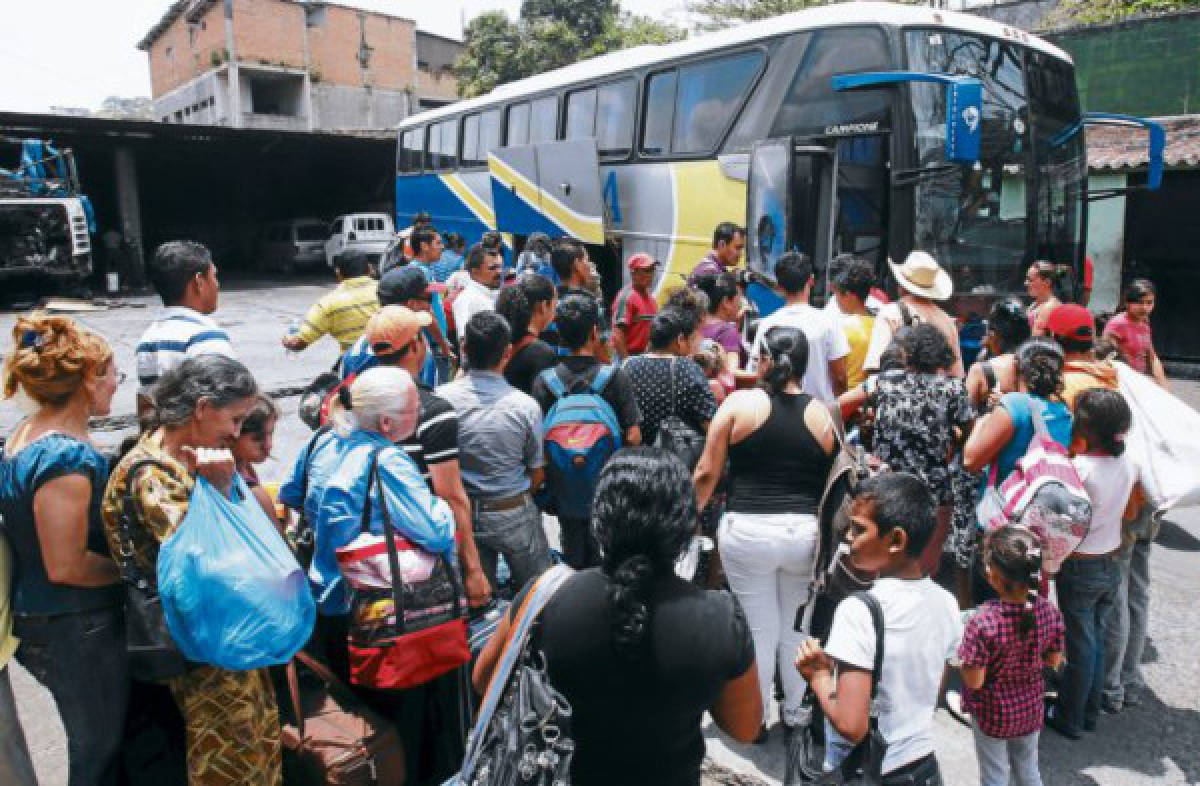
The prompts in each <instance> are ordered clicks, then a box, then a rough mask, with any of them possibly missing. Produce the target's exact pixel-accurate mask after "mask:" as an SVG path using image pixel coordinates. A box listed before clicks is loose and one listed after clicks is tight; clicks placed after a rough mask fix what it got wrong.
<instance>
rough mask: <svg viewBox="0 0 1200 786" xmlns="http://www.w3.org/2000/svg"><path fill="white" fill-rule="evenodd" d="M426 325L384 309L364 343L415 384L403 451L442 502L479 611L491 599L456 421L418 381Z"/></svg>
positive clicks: (422, 314) (418, 315) (417, 314)
mask: <svg viewBox="0 0 1200 786" xmlns="http://www.w3.org/2000/svg"><path fill="white" fill-rule="evenodd" d="M432 323H433V318H432V317H431V316H430V315H429V312H428V311H415V310H413V309H409V308H405V307H404V306H384V307H383V308H381V309H380V310H379V312H378V313H376V314H375V316H373V317H371V321H370V322H368V323H367V329H366V332H365V334H364V338H365V339H366V341H367V344H368V345H369V346H370V348H371V351H372V353H374V355H375V358H376V359H377V361H376V362H377V364H378V365H385V366H397V367H399V368H402V369H404V370H405V371H407V372H408V373H409V374H410V375H411V376H412V378H413V379H414V380H418V381H417V394H418V396H419V398H420V410H419V414H418V416H417V428H416V430H415V431H414V432H413V434H412V436H411V437H409V438H408V439H407V440H406V441H405V442H404V451H405V452H406V453H407V454H408V457H409V458H411V459H412V460H413V463H414V464H416V465H417V469H418V470H420V472H421V477H422V478H424V480H425V483H426V484H428V486H429V489H430V490H431V491H432V492H433V493H434V494H436V495H437V496H439V497H441V498H442V499H444V500H446V504H448V505H449V506H450V510H451V511H452V512H453V513H454V522H455V525H456V528H457V530H458V556H459V560H460V561H461V563H462V570H463V584H464V586H465V589H466V592H467V603H468V604H469V605H471V606H482V605H484V604H486V603H487V602H488V600H489V599H490V598H491V589H490V588H489V586H488V580H487V577H486V576H485V575H484V573H483V566H482V565H481V563H480V561H479V551H478V549H477V548H476V546H475V536H474V534H473V532H472V529H471V503H470V501H469V500H468V499H467V491H466V489H465V488H464V487H463V482H462V474H461V472H460V469H459V464H458V415H457V414H455V411H454V407H452V406H450V404H449V403H448V402H447V401H446V400H445V399H443V398H440V397H439V396H437V395H435V394H434V392H433V388H431V387H430V386H428V385H425V384H423V383H421V382H420V381H419V380H420V372H421V369H422V367H423V366H424V365H425V358H426V355H427V354H428V344H427V343H426V339H425V337H424V336H423V335H422V332H423V331H424V330H425V329H426V328H428V327H429V326H430V325H431V324H432Z"/></svg>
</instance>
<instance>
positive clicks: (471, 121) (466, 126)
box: [462, 112, 479, 166]
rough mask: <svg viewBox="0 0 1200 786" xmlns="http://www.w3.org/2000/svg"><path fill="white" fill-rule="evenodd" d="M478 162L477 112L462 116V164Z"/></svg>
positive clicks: (469, 164)
mask: <svg viewBox="0 0 1200 786" xmlns="http://www.w3.org/2000/svg"><path fill="white" fill-rule="evenodd" d="M477 163H479V113H478V112H476V113H475V114H471V115H467V116H466V117H464V118H463V140H462V165H463V166H474V165H475V164H477Z"/></svg>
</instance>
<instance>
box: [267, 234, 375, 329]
mask: <svg viewBox="0 0 1200 786" xmlns="http://www.w3.org/2000/svg"><path fill="white" fill-rule="evenodd" d="M369 264H370V259H369V258H368V257H367V255H366V254H362V253H359V252H354V251H347V252H345V253H343V254H339V255H338V256H337V257H336V258H335V259H334V261H333V272H334V274H335V275H336V276H337V280H338V286H337V289H335V290H333V291H332V292H330V293H329V294H327V295H325V296H323V297H322V298H321V299H320V300H318V301H317V302H316V303H313V304H312V306H310V307H309V309H308V313H306V314H305V315H304V321H303V322H302V323H301V324H300V329H299V330H298V331H296V332H295V333H288V334H287V335H285V336H284V337H283V346H284V348H286V349H290V350H292V351H293V352H299V351H301V350H302V349H305V348H306V347H308V346H309V345H310V344H313V343H316V341H317V340H319V339H320V338H321V336H324V335H325V334H329V335H330V336H332V337H333V339H334V340H335V341H337V343H338V347H340V349H341V351H342V352H345V351H346V350H347V349H349V348H350V347H351V346H352V345H353V344H354V342H355V341H357V340H358V337H359V336H361V335H362V334H363V329H365V328H366V326H367V320H368V319H370V318H371V316H372V315H373V314H374V313H375V312H376V311H378V310H379V299H378V298H377V297H376V296H375V279H373V278H371V277H370V276H369V275H367V273H368V268H369Z"/></svg>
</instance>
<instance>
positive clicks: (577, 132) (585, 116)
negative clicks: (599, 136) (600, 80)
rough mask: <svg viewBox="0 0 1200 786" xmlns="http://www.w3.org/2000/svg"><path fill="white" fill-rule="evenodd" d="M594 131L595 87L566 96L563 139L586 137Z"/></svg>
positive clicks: (592, 134) (593, 133) (593, 134)
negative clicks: (565, 125)
mask: <svg viewBox="0 0 1200 786" xmlns="http://www.w3.org/2000/svg"><path fill="white" fill-rule="evenodd" d="M595 131H596V88H594V87H590V88H588V89H587V90H578V91H576V92H574V93H571V94H569V95H568V96H567V127H566V129H565V130H564V132H563V139H587V138H588V137H591V136H595Z"/></svg>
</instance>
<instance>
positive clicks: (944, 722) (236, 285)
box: [0, 279, 1200, 786]
mask: <svg viewBox="0 0 1200 786" xmlns="http://www.w3.org/2000/svg"><path fill="white" fill-rule="evenodd" d="M331 286H332V285H331V284H330V283H328V282H324V281H321V280H319V279H312V280H303V281H299V282H294V283H289V284H288V285H286V286H280V285H278V284H272V283H264V282H253V281H247V282H241V281H232V282H224V283H223V287H224V289H223V292H222V300H221V307H220V309H219V311H218V313H217V314H216V318H217V321H218V322H219V323H220V324H221V326H222V327H224V328H225V329H226V330H228V331H229V333H230V335H231V338H232V341H233V343H234V346H235V348H236V349H237V351H238V353H239V355H240V357H241V358H242V360H243V361H244V362H246V364H247V365H248V366H249V367H250V368H251V370H252V371H254V373H255V375H256V376H257V377H258V379H259V383H260V385H261V386H262V388H263V389H264V390H267V391H275V392H279V391H283V392H287V391H292V392H293V394H292V395H290V396H287V397H284V398H282V399H281V400H280V401H279V403H280V405H281V408H282V409H283V412H284V414H283V418H282V419H281V422H280V424H279V426H278V428H277V431H276V439H275V455H274V456H273V457H272V459H271V460H270V461H269V462H267V464H266V465H264V466H263V467H262V468H261V473H260V474H261V475H262V477H263V479H264V480H267V481H270V480H279V479H282V478H283V477H284V474H285V472H286V471H287V469H288V468H290V466H291V462H292V460H293V459H294V457H295V456H296V454H297V453H298V452H299V450H300V448H301V447H302V445H303V442H304V440H305V439H306V437H307V435H308V434H309V433H310V432H309V430H308V428H307V427H305V426H304V425H303V424H302V423H300V421H299V419H298V418H297V417H296V416H295V407H296V397H295V395H294V391H295V390H296V389H298V388H300V387H302V386H303V385H304V384H306V383H307V382H308V381H310V380H311V379H312V378H313V377H315V376H316V375H317V374H318V373H320V372H321V371H323V370H325V369H328V368H329V367H330V366H331V365H332V363H333V361H334V359H335V358H336V355H337V352H336V345H335V344H334V343H333V342H332V341H331V340H330V339H324V340H322V342H320V343H319V344H318V345H316V346H314V347H311V348H310V349H308V350H307V351H305V352H303V353H300V354H299V355H297V356H292V357H289V356H288V355H286V354H285V353H284V351H283V349H282V347H281V346H280V345H279V338H280V336H282V334H283V332H284V331H285V330H286V328H287V325H288V323H289V322H290V321H291V320H292V319H295V318H298V317H299V316H301V315H302V314H303V313H304V310H305V309H306V308H307V307H308V305H309V304H310V303H312V302H313V301H314V300H316V298H317V297H319V296H320V295H321V294H322V293H323V292H325V291H327V290H328V289H329V288H330V287H331ZM128 302H131V303H140V304H143V306H142V307H140V308H134V307H132V306H125V307H122V308H117V309H112V310H108V311H102V312H93V313H87V314H80V315H77V318H78V319H79V320H80V321H81V322H82V323H84V324H85V325H87V326H89V327H91V328H92V329H94V330H96V331H97V332H99V333H101V334H103V335H104V336H106V337H107V338H108V339H109V341H110V342H111V343H112V344H113V346H114V349H115V352H116V357H117V363H118V366H119V367H120V368H121V370H123V371H127V372H129V373H130V376H131V378H130V379H129V380H127V381H126V383H125V385H124V386H122V388H121V390H120V391H118V394H117V397H116V400H115V402H114V412H113V417H111V418H109V419H108V420H107V421H106V422H105V423H102V424H101V427H102V428H103V430H101V431H98V432H97V434H96V438H97V441H98V442H99V443H100V444H101V445H104V446H115V445H116V444H117V443H118V442H119V441H120V439H121V437H122V436H123V435H124V434H125V433H128V428H129V426H130V425H131V424H132V418H131V415H132V413H133V409H134V393H135V389H136V380H134V379H133V378H132V376H133V372H134V370H135V369H134V363H133V351H134V348H135V345H136V342H137V339H138V337H139V336H140V334H141V332H142V330H143V329H144V328H145V326H146V325H147V324H148V323H149V322H150V321H151V320H152V319H153V318H154V314H155V312H156V311H157V309H158V302H157V298H149V297H144V298H131V299H129V300H128ZM13 319H14V315H12V314H0V336H3V337H4V338H3V339H2V340H0V344H2V345H7V344H8V340H7V336H9V335H10V330H11V326H12V322H13ZM1176 387H1177V392H1178V393H1179V394H1180V395H1181V396H1182V397H1183V398H1184V399H1185V400H1187V401H1188V402H1189V403H1190V404H1191V405H1192V406H1193V407H1200V384H1197V383H1194V382H1177V383H1176ZM20 417H21V410H20V408H19V407H18V406H17V405H16V404H14V403H13V402H3V403H0V435H6V434H8V433H9V432H10V431H11V429H12V427H13V426H14V425H15V424H16V422H17V421H18V420H19V418H20ZM547 524H548V527H550V528H553V522H552V521H550V520H548V521H547ZM1198 553H1200V511H1197V510H1189V511H1183V512H1180V513H1178V514H1175V515H1172V516H1171V517H1170V523H1168V524H1167V525H1166V526H1164V528H1163V532H1162V535H1161V536H1160V537H1159V539H1158V541H1157V543H1156V544H1155V547H1154V550H1153V556H1152V560H1151V570H1152V576H1153V594H1152V598H1151V612H1150V613H1151V619H1150V640H1151V643H1150V646H1148V647H1147V658H1146V660H1147V662H1146V663H1145V666H1144V668H1145V671H1146V677H1147V680H1148V683H1149V690H1148V691H1147V693H1146V696H1145V701H1144V702H1143V704H1142V705H1141V706H1139V707H1137V708H1133V709H1129V710H1126V711H1125V712H1123V713H1121V714H1119V715H1116V716H1103V717H1102V718H1101V721H1100V728H1099V730H1098V731H1097V732H1096V733H1094V734H1089V735H1086V736H1085V737H1084V738H1083V739H1082V740H1081V741H1079V742H1074V743H1072V742H1068V741H1067V740H1065V739H1063V738H1062V737H1059V736H1057V735H1056V734H1054V733H1053V732H1046V734H1045V735H1044V736H1043V739H1042V743H1041V753H1042V772H1043V777H1044V780H1045V782H1046V783H1047V784H1048V785H1050V786H1074V785H1075V784H1079V785H1080V786H1133V785H1134V784H1149V783H1154V784H1169V785H1171V786H1174V785H1175V784H1197V783H1200V687H1197V686H1198V685H1200V656H1198V655H1197V654H1196V653H1197V648H1196V646H1195V638H1196V636H1195V631H1196V630H1197V629H1198V628H1200V609H1198V607H1197V604H1196V603H1195V602H1194V600H1193V599H1194V598H1196V597H1200V572H1198V571H1197V570H1196V565H1197V562H1196V558H1197V557H1196V555H1197V554H1198ZM12 672H13V681H14V688H15V690H16V693H17V701H18V704H19V707H20V712H21V718H22V723H23V726H24V728H25V732H26V737H27V738H28V740H29V744H30V747H31V749H32V751H33V754H34V759H35V764H36V766H37V768H38V774H39V779H40V781H41V783H42V786H61V785H63V784H66V766H65V761H66V756H65V745H64V741H63V737H62V728H61V724H60V723H59V721H58V717H57V713H56V711H55V709H54V706H53V702H52V701H51V700H50V698H49V696H48V694H47V693H46V692H45V691H44V690H42V689H41V688H40V687H39V686H38V685H37V684H36V683H34V682H33V681H32V680H31V679H30V678H29V676H28V675H27V674H26V673H25V672H24V671H23V670H22V669H21V668H20V666H19V665H17V664H15V662H14V664H13V668H12ZM935 727H936V734H937V740H938V750H937V753H938V757H939V760H940V761H941V763H942V767H943V771H944V774H945V782H946V783H947V784H950V785H951V786H975V784H977V783H978V782H979V781H978V774H977V769H976V764H975V754H974V750H973V746H972V742H971V734H970V731H969V730H968V729H966V728H965V727H963V726H961V725H959V724H958V723H957V722H955V721H954V720H953V719H952V718H951V717H950V716H949V715H947V714H946V713H945V712H942V711H939V712H938V713H937V715H936V716H935ZM705 733H706V737H707V738H708V751H709V762H708V765H707V767H706V778H705V782H706V784H717V783H723V784H731V783H737V784H759V783H768V784H775V783H778V782H779V780H780V779H781V778H782V775H783V746H782V733H781V731H780V729H778V728H776V729H775V730H773V732H772V735H771V739H770V741H769V742H768V743H767V744H766V745H764V746H742V745H738V744H736V743H732V742H730V741H729V740H728V739H727V738H725V737H724V736H723V735H721V733H720V732H718V731H716V730H715V729H714V728H713V727H712V725H711V723H710V724H709V725H708V726H707V727H706V731H705Z"/></svg>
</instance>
